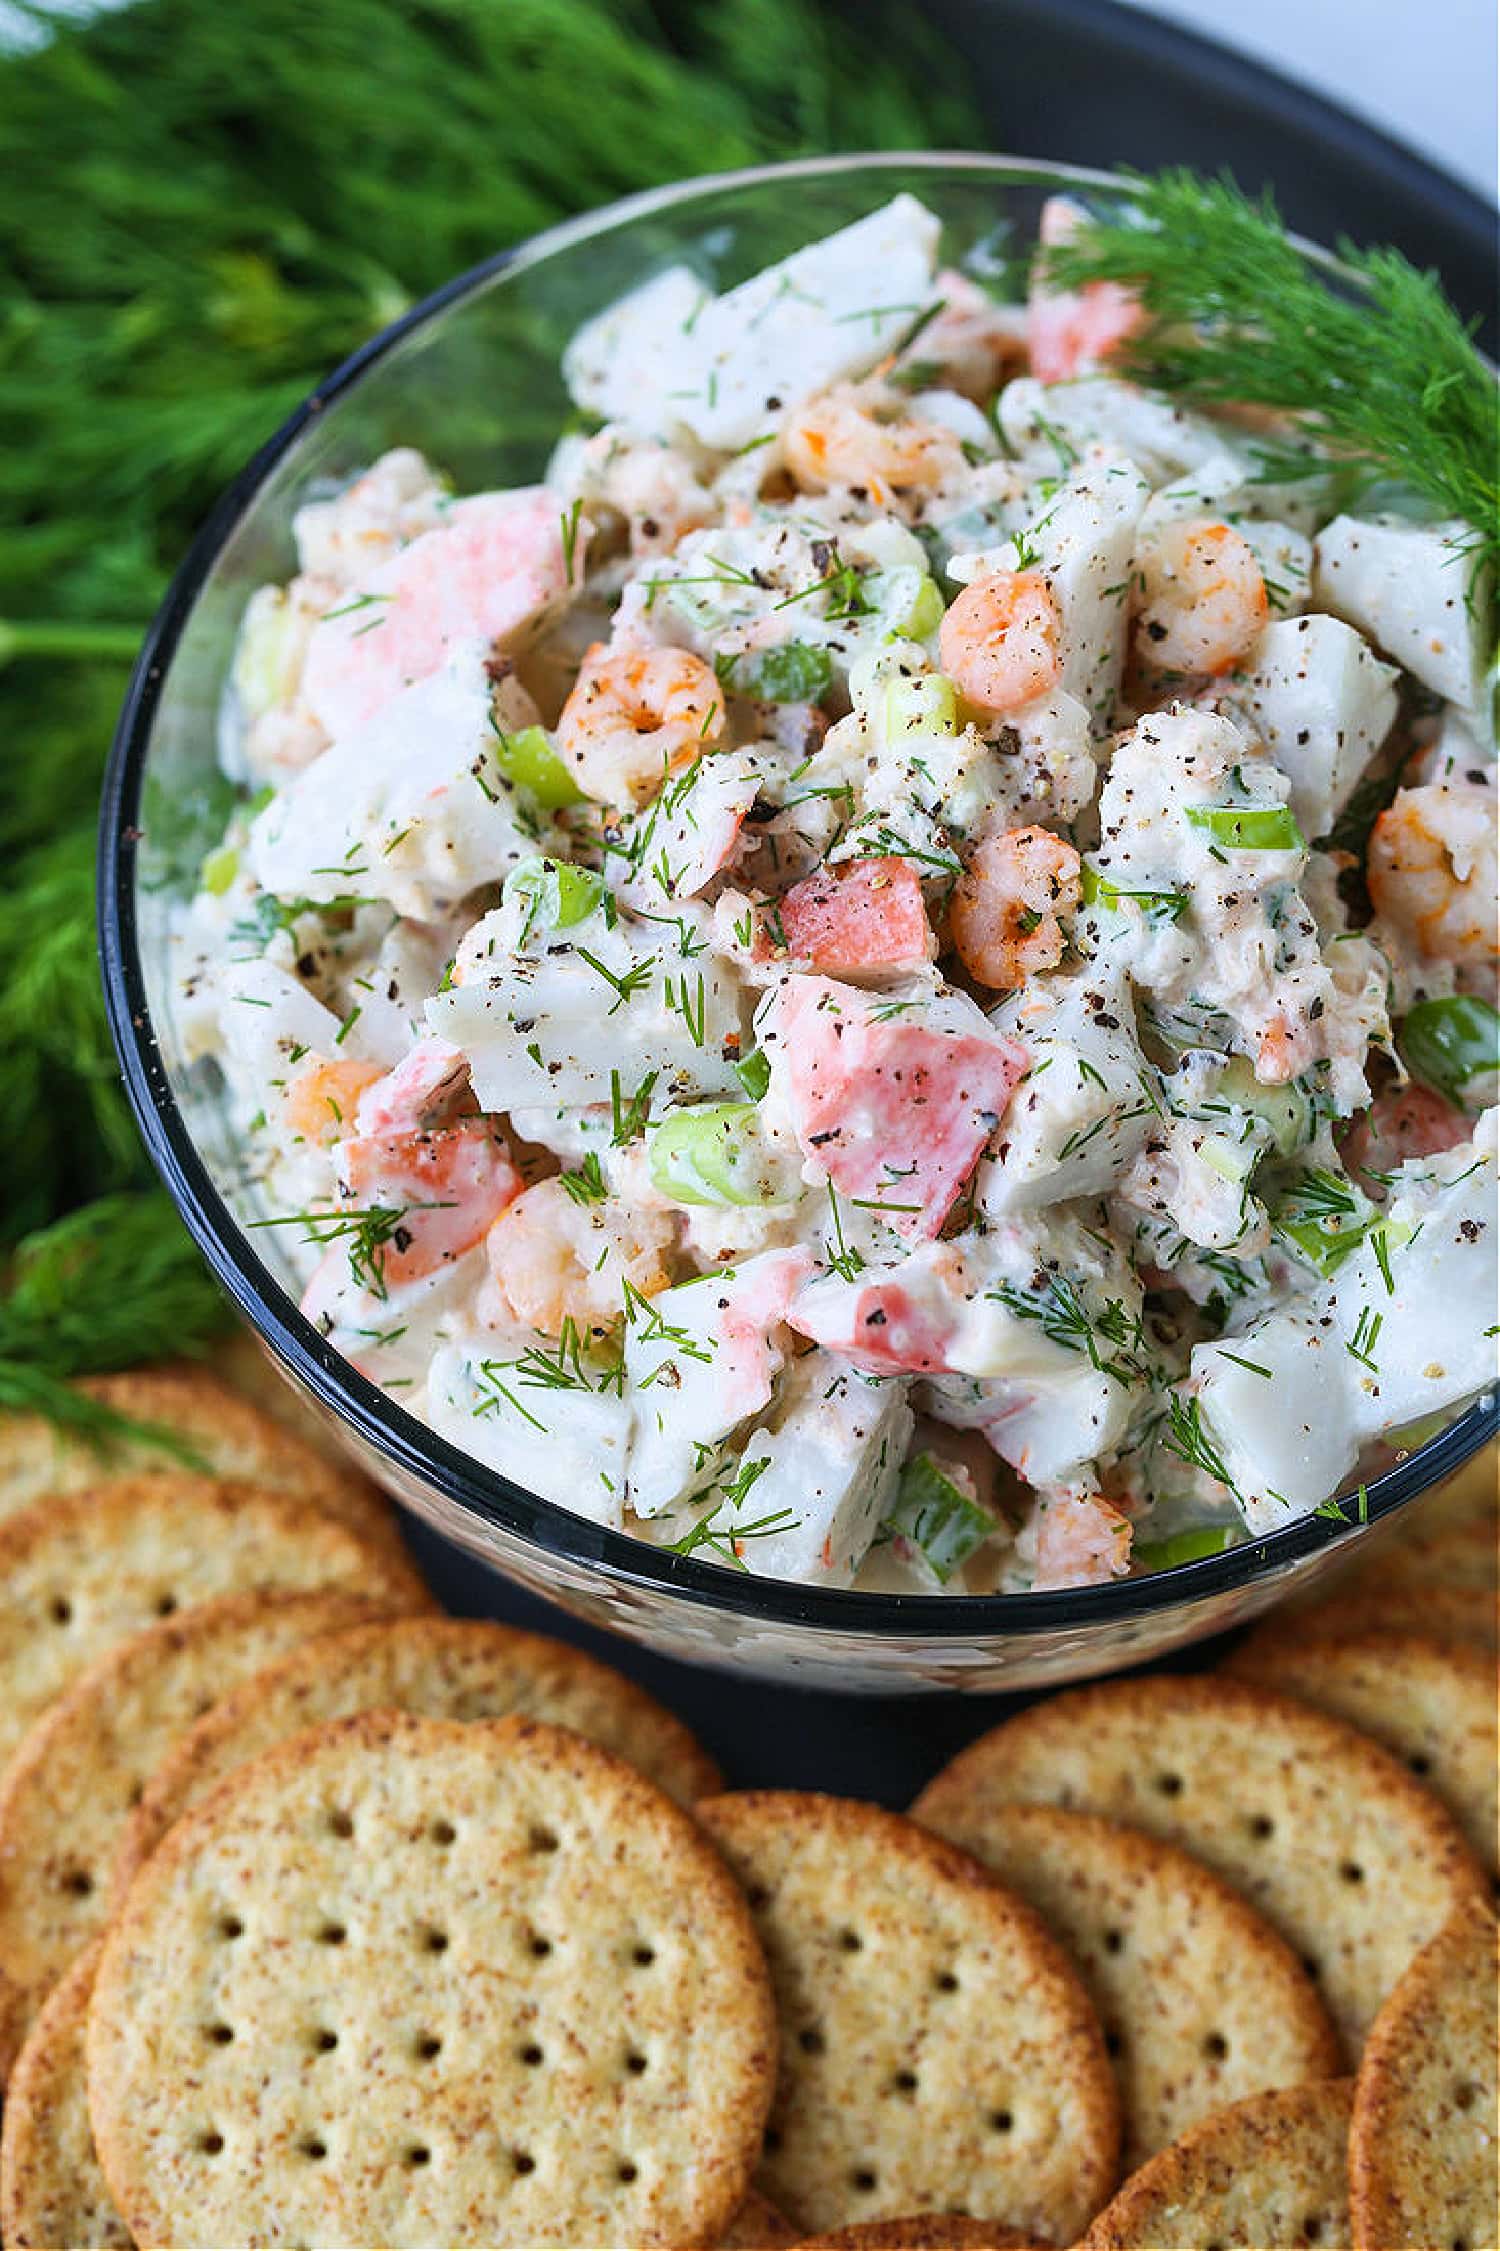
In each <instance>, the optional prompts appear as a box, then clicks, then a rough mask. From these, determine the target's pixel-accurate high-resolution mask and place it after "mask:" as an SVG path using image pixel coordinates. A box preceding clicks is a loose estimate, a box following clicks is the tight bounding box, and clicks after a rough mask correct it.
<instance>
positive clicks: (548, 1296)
mask: <svg viewBox="0 0 1500 2251" xmlns="http://www.w3.org/2000/svg"><path fill="white" fill-rule="evenodd" d="M673 1231H674V1228H673V1221H672V1219H671V1217H670V1216H669V1215H668V1214H667V1213H665V1212H661V1211H652V1210H649V1209H646V1208H644V1207H641V1206H636V1207H631V1208H622V1207H621V1206H619V1205H617V1204H616V1202H615V1201H614V1200H613V1199H611V1200H610V1201H608V1202H606V1203H603V1204H580V1203H577V1202H575V1200H574V1198H573V1197H572V1196H570V1195H569V1193H568V1191H567V1189H566V1188H565V1187H564V1186H563V1184H562V1182H561V1181H560V1180H540V1181H538V1182H537V1184H536V1186H535V1187H534V1188H528V1189H526V1191H525V1192H524V1194H522V1195H520V1196H518V1197H517V1198H516V1201H515V1202H514V1203H513V1204H512V1205H511V1206H510V1207H509V1209H508V1210H506V1211H503V1212H502V1213H501V1214H500V1217H499V1218H498V1219H497V1220H496V1222H495V1224H494V1226H493V1227H492V1228H491V1229H490V1231H489V1234H488V1236H487V1237H486V1238H485V1253H486V1256H487V1257H488V1260H489V1268H490V1280H491V1282H492V1283H493V1285H494V1289H495V1295H496V1297H497V1298H498V1300H499V1310H500V1312H501V1316H502V1318H505V1317H507V1316H510V1317H513V1318H514V1319H516V1320H518V1321H524V1322H525V1323H526V1325H527V1327H528V1328H532V1329H539V1330H541V1331H542V1332H543V1333H544V1334H545V1335H547V1336H554V1337H555V1336H560V1335H561V1333H562V1330H563V1325H564V1323H565V1322H569V1321H571V1322H572V1323H573V1325H574V1327H575V1328H576V1329H577V1330H578V1332H579V1334H580V1335H582V1336H588V1335H594V1336H601V1335H603V1333H604V1331H605V1330H606V1329H608V1328H610V1327H611V1326H612V1325H613V1324H614V1322H616V1321H617V1320H618V1319H619V1317H620V1313H621V1310H622V1307H623V1303H624V1287H623V1285H624V1284H625V1283H626V1282H628V1283H629V1284H630V1286H631V1288H632V1289H635V1290H639V1291H640V1293H641V1295H642V1297H655V1296H656V1294H657V1292H658V1291H660V1290H664V1289H665V1288H666V1287H667V1284H668V1282H669V1281H670V1279H671V1277H670V1275H669V1274H668V1272H667V1269H666V1265H665V1263H664V1258H663V1254H664V1252H665V1251H666V1250H667V1248H668V1246H669V1244H670V1243H671V1241H672V1237H673Z"/></svg>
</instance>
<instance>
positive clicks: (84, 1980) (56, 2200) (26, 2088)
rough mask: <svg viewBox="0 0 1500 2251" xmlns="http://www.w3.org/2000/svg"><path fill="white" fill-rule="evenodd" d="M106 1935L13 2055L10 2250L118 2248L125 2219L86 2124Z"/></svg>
mask: <svg viewBox="0 0 1500 2251" xmlns="http://www.w3.org/2000/svg"><path fill="white" fill-rule="evenodd" d="M99 1953H100V1943H99V1941H97V1940H96V1941H95V1943H94V1944H93V1945H92V1946H91V1947H89V1948H87V1949H86V1951H85V1952H84V1953H82V1954H81V1955H80V1956H79V1957H78V1960H77V1961H76V1962H75V1963H74V1965H73V1967H72V1969H71V1970H69V1972H68V1974H67V1976H66V1977H65V1978H64V1979H63V1980H62V1983H61V1984H60V1985H58V1986H57V1987H56V1988H55V1990H54V1991H53V1993H52V1994H51V1996H50V1997H49V1999H48V2001H47V2005H46V2007H45V2008H44V2009H43V2010H42V2012H41V2014H40V2016H39V2017H38V2018H37V2020H36V2023H35V2024H34V2025H33V2026H32V2028H31V2031H30V2032H29V2033H28V2035H27V2038H26V2045H25V2046H24V2047H23V2048H22V2050H21V2053H20V2055H19V2057H18V2058H17V2059H16V2067H15V2069H14V2071H13V2072H12V2073H11V2076H10V2081H9V2084H8V2085H7V2087H6V2090H5V2110H4V2114H3V2117H0V2242H4V2243H6V2244H8V2245H10V2246H11V2251H72V2247H74V2246H76V2245H79V2244H85V2243H86V2244H89V2245H91V2246H93V2247H94V2251H114V2247H115V2246H116V2245H128V2244H130V2243H131V2242H132V2241H133V2240H134V2239H133V2237H132V2236H131V2234H130V2231H129V2229H128V2228H127V2227H126V2225H125V2222H124V2221H123V2220H122V2219H121V2217H120V2214H119V2210H118V2208H117V2207H116V2204H115V2201H114V2199H113V2197H112V2196H111V2195H110V2193H109V2183H108V2182H107V2181H106V2180H105V2178H104V2168H103V2167H102V2166H101V2165H100V2163H99V2158H98V2154H97V2152H96V2150H95V2148H94V2135H93V2129H92V2127H91V2126H90V2124H89V2103H88V2084H87V2080H86V2078H85V2075H84V2060H83V2042H84V2031H85V2028H86V2026H87V2023H88V2007H89V1995H90V1994H91V1993H92V1991H93V1988H94V1971H95V1969H96V1967H97V1965H98V1960H99Z"/></svg>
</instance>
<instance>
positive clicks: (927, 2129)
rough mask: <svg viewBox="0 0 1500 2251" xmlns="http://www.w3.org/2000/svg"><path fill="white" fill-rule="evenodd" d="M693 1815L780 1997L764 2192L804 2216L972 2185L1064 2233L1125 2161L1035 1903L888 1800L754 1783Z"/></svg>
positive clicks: (907, 2200) (1057, 1955) (944, 2199)
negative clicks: (885, 1806) (734, 1892)
mask: <svg viewBox="0 0 1500 2251" xmlns="http://www.w3.org/2000/svg"><path fill="white" fill-rule="evenodd" d="M698 1816H699V1819H700V1820H701V1821H702V1822H703V1823H704V1825H705V1827H706V1828H707V1830H708V1832H709V1835H710V1836H711V1837H712V1838H713V1839H714V1841H715V1842H716V1843H717V1844H718V1846H719V1847H720V1849H721V1850H722V1852H723V1853H724V1855H725V1857H726V1858H727V1860H728V1861H729V1864H730V1866H731V1867H732V1868H733V1869H734V1870H735V1872H736V1874H737V1875H738V1876H739V1878H740V1880H741V1882H742V1883H743V1884H744V1886H745V1888H746V1893H747V1896H748V1897H749V1900H750V1905H751V1908H752V1911H753V1912H754V1914H755V1918H756V1925H757V1928H758V1929H759V1931H760V1934H761V1939H762V1942H763V1943H764V1945H765V1949H766V1954H767V1957H768V1959H769V1961H770V1964H771V1976H772V1979H773V1982H774V1984H775V1987H776V1994H777V2000H778V2002H779V2005H780V2014H781V2071H780V2077H779V2083H778V2087H777V2094H776V2101H775V2104H774V2105H773V2108H772V2113H771V2123H770V2126H769V2128H768V2130H767V2136H766V2153H765V2158H764V2160H763V2163H762V2166H761V2171H760V2175H759V2185H760V2187H761V2188H762V2189H764V2191H765V2193H766V2194H767V2195H768V2196H770V2197H771V2198H772V2199H773V2200H774V2201H775V2202H776V2203H777V2204H779V2205H780V2206H781V2207H782V2208H783V2209H784V2210H785V2211H787V2212H789V2213H790V2214H791V2215H792V2217H793V2218H794V2219H796V2220H799V2221H800V2222H801V2223H802V2225H803V2226H804V2227H806V2228H813V2229H817V2228H824V2229H826V2228H831V2227H843V2226H847V2225H848V2224H850V2223H851V2222H854V2221H863V2220H874V2219H880V2218H884V2217H886V2216H889V2215H899V2214H901V2213H906V2212H917V2211H922V2210H924V2209H927V2210H932V2209H934V2208H941V2207H943V2206H945V2205H961V2206H963V2207H965V2208H967V2210H968V2211H970V2212H972V2213H977V2214H979V2215H981V2216H983V2217H985V2218H987V2219H996V2220H1004V2221H1005V2222H1006V2223H1007V2224H1008V2225H1010V2226H1012V2227H1023V2228H1027V2229H1037V2230H1039V2231H1040V2232H1041V2233H1043V2234H1044V2235H1052V2236H1056V2237H1057V2238H1059V2239H1060V2240H1062V2241H1064V2242H1067V2241H1069V2240H1071V2237H1072V2235H1073V2234H1074V2233H1075V2232H1076V2230H1077V2229H1078V2228H1079V2227H1080V2226H1081V2225H1082V2224H1083V2222H1084V2220H1086V2219H1087V2217H1088V2215H1089V2213H1090V2212H1092V2211H1093V2210H1094V2209H1095V2208H1096V2207H1097V2206H1098V2204H1099V2202H1100V2200H1101V2198H1102V2197H1103V2196H1104V2195H1105V2194H1106V2193H1107V2192H1108V2189H1109V2186H1110V2183H1111V2182H1112V2181H1113V2180H1114V2178H1115V2173H1116V2166H1117V2159H1118V2152H1119V2098H1118V2094H1117V2092H1116V2089H1115V2084H1114V2076H1113V2073H1112V2071H1111V2069H1110V2064H1109V2058H1108V2056H1107V2055H1106V2054H1105V2051H1104V2040H1103V2035H1102V2033H1101V2032H1100V2029H1099V2025H1098V2023H1097V2021H1096V2019H1095V2016H1094V2012H1093V2009H1092V2008H1091V2006H1090V2004H1089V2000H1088V1996H1087V1994H1086V1993H1085V1992H1084V1990H1083V1987H1082V1985H1081V1983H1080V1982H1079V1980H1078V1977H1077V1975H1076V1973H1075V1972H1074V1971H1073V1970H1072V1969H1071V1967H1070V1966H1069V1964H1068V1961H1067V1959H1066V1957H1065V1955H1064V1954H1063V1952H1062V1949H1061V1948H1060V1947H1059V1946H1058V1945H1057V1943H1056V1941H1055V1940H1054V1939H1053V1938H1052V1937H1051V1936H1050V1935H1049V1933H1048V1932H1047V1929H1046V1927H1045V1925H1044V1924H1043V1923H1042V1921H1041V1920H1040V1918H1039V1917H1038V1916H1036V1915H1034V1914H1033V1913H1032V1911H1031V1909H1030V1908H1029V1907H1027V1906H1025V1905H1023V1903H1022V1902H1021V1901H1020V1900H1018V1899H1015V1898H1013V1897H1012V1896H1011V1894H1010V1893H1008V1892H1005V1891H1002V1890H1001V1888H1000V1886H999V1885H998V1884H996V1883H994V1882H993V1880H992V1879H991V1878H990V1877H989V1876H988V1875H987V1874H986V1872H985V1871H984V1869H982V1868H981V1867H980V1866H979V1864H978V1862H977V1861H974V1860H972V1859H971V1858H970V1857H969V1855H968V1854H967V1853H961V1852H958V1851H957V1850H955V1848H954V1847H953V1846H951V1845H949V1844H947V1843H945V1842H944V1841H943V1840H942V1839H940V1838H937V1837H933V1836H930V1835H928V1834H927V1833H926V1832H925V1831H924V1830H921V1829H918V1828H917V1827H916V1826H915V1825H914V1824H913V1823H911V1822H909V1821H904V1820H903V1819H902V1818H901V1817H900V1815H898V1814H893V1813H886V1812H883V1811H882V1810H880V1809H879V1808H878V1807H875V1806H869V1805H860V1804H854V1803H851V1802H850V1801H848V1800H845V1799H839V1798H828V1797H819V1796H815V1795H811V1794H802V1793H798V1792H793V1791H747V1792H745V1793H743V1794H732V1795H729V1796H726V1797H720V1798H710V1799H708V1800H706V1801H705V1802H704V1803H703V1804H702V1805H700V1807H699V1808H698Z"/></svg>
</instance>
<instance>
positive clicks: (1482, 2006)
mask: <svg viewBox="0 0 1500 2251" xmlns="http://www.w3.org/2000/svg"><path fill="white" fill-rule="evenodd" d="M1497 1981H1500V1934H1497V1932H1496V1929H1495V1925H1494V1924H1493V1922H1491V1920H1490V1918H1489V1917H1488V1916H1487V1915H1478V1914H1475V1915H1466V1916H1460V1917H1458V1918H1456V1919H1455V1920H1454V1921H1453V1922H1452V1923H1450V1924H1449V1926H1448V1928H1447V1929H1446V1930H1444V1931H1440V1932H1439V1934H1438V1936H1437V1937H1436V1938H1435V1939H1434V1940H1433V1941H1432V1944H1431V1945H1430V1946H1426V1947H1424V1948H1423V1950H1422V1952H1421V1953H1420V1954H1419V1955H1418V1956H1417V1958H1416V1960H1415V1961H1414V1962H1413V1963H1412V1965H1411V1968H1410V1969H1409V1970H1408V1971H1407V1973H1406V1975H1405V1977H1404V1978H1403V1979H1402V1980H1401V1983H1400V1984H1399V1985H1398V1986H1397V1988H1396V1990H1395V1992H1394V1993H1393V1994H1392V1995H1391V1997H1390V1999H1389V2000H1388V2001H1387V2003H1386V2005H1385V2007H1384V2008H1383V2009H1382V2010H1381V2012H1380V2014H1379V2016H1378V2017H1377V2018H1376V2020H1375V2023H1374V2025H1373V2026H1372V2028H1371V2031H1370V2038H1369V2041H1368V2043H1367V2045H1366V2048H1365V2053H1364V2060H1363V2061H1362V2063H1361V2064H1360V2067H1359V2078H1358V2080H1357V2082H1356V2084H1355V2089H1354V2122H1353V2126H1352V2128H1351V2130H1350V2136H1349V2201H1350V2206H1351V2211H1352V2216H1353V2221H1354V2236H1353V2240H1354V2242H1355V2244H1356V2245H1358V2246H1359V2251H1390V2246H1391V2245H1393V2244H1408V2243H1415V2244H1437V2245H1441V2246H1442V2251H1449V2246H1451V2247H1452V2251H1480V2247H1481V2246H1482V2245H1485V2244H1489V2243H1493V2242H1494V2240H1495V2233H1494V2230H1495V2215H1496V2209H1497V2204H1500V2192H1497V2178H1496V2130H1497V2129H1496V2106H1497V2102H1500V2083H1497V2082H1500V2071H1497V2063H1496V2038H1495V1994H1496V1988H1497Z"/></svg>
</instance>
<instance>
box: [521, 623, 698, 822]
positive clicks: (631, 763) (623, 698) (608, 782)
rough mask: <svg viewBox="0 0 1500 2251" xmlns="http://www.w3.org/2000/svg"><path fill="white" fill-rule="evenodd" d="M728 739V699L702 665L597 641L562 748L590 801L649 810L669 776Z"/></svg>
mask: <svg viewBox="0 0 1500 2251" xmlns="http://www.w3.org/2000/svg"><path fill="white" fill-rule="evenodd" d="M723 732H724V691H723V689H722V688H721V687H720V685H719V681H718V676H717V674H716V673H715V672H714V670H713V667H712V666H711V665H707V664H705V663H704V662H703V659H702V658H701V657H695V656H694V655H693V654H692V653H691V651H689V650H687V649H671V648H661V649H654V648H619V649H613V648H608V647H606V645H605V644H604V643H603V642H602V641H596V642H595V643H594V645H593V647H592V648H590V649H588V650H587V651H586V652H585V654H584V659H583V663H582V664H581V665H580V666H579V668H578V678H577V679H576V680H575V681H574V683H573V689H572V693H571V694H570V695H569V697H568V700H567V702H566V703H565V704H564V705H563V708H562V715H561V717H560V718H559V720H558V722H557V747H558V750H559V751H560V752H561V754H562V756H563V757H564V758H565V759H566V760H567V762H568V764H569V765H570V766H571V767H572V768H573V769H574V772H575V773H576V775H577V777H578V785H579V787H580V789H582V790H583V791H584V792H585V793H586V795H588V796H589V797H592V798H594V799H596V800H597V801H598V802H599V803H601V804H605V805H620V804H633V805H642V804H644V803H645V802H646V800H647V798H649V797H653V796H655V794H656V792H657V790H658V789H660V787H661V784H662V779H663V776H664V775H665V774H667V773H668V772H669V771H671V770H672V769H674V768H676V767H679V766H683V765H686V764H687V763H688V761H689V760H690V759H692V758H695V757H697V756H699V754H700V753H702V752H703V751H706V750H712V749H713V747H714V745H715V743H717V742H718V741H719V739H720V737H721V736H722V735H723Z"/></svg>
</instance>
